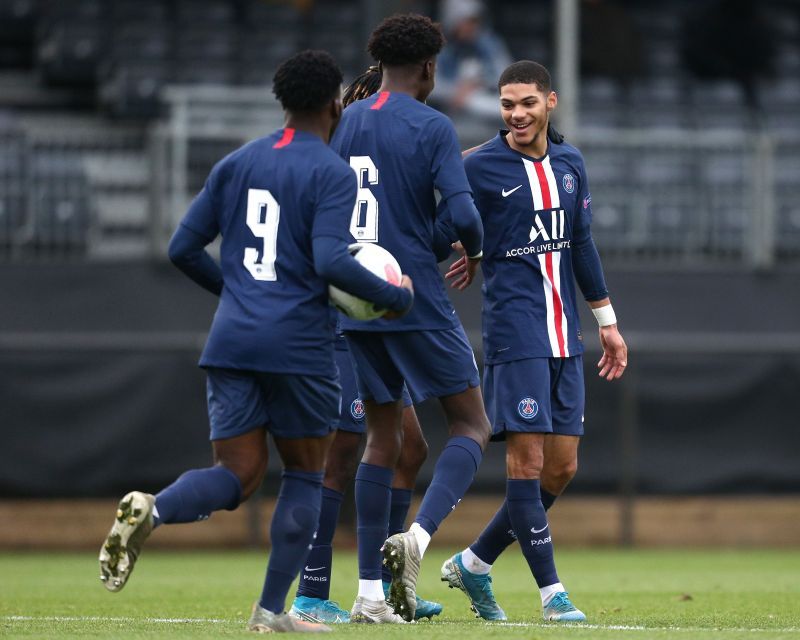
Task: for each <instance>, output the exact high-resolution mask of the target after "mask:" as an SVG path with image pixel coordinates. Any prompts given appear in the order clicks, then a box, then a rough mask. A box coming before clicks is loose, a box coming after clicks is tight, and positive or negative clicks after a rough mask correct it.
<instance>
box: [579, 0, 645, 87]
mask: <svg viewBox="0 0 800 640" xmlns="http://www.w3.org/2000/svg"><path fill="white" fill-rule="evenodd" d="M643 58H644V56H643V55H642V38H641V36H640V34H639V31H638V29H637V28H636V25H635V24H634V23H633V21H632V20H631V18H630V15H629V14H628V11H627V10H626V9H625V8H624V7H621V6H620V5H618V4H617V3H615V2H612V1H610V0H584V1H583V2H582V3H581V72H582V73H583V74H584V75H589V76H592V75H601V76H609V77H612V78H615V79H616V80H619V81H621V82H625V83H626V82H628V81H630V80H631V79H633V78H635V77H637V76H639V75H641V73H642V60H643Z"/></svg>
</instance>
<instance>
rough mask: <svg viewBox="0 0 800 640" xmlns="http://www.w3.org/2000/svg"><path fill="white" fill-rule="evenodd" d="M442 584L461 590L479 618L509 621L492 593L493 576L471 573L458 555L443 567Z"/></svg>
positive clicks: (447, 561)
mask: <svg viewBox="0 0 800 640" xmlns="http://www.w3.org/2000/svg"><path fill="white" fill-rule="evenodd" d="M442 582H446V583H447V585H448V586H449V587H450V588H451V589H461V591H463V592H464V593H465V594H466V596H467V598H469V602H470V606H471V608H472V610H473V611H474V612H475V613H476V615H477V616H478V617H479V618H483V619H484V620H508V618H507V617H506V613H505V611H503V610H502V609H501V608H500V605H498V604H497V601H496V600H495V599H494V593H492V576H490V575H489V574H488V573H487V574H486V575H481V574H477V573H471V572H470V571H469V570H467V568H466V567H465V566H464V563H463V562H462V561H461V554H460V553H457V554H456V555H454V556H453V557H452V558H450V559H449V560H446V561H445V563H444V564H443V565H442Z"/></svg>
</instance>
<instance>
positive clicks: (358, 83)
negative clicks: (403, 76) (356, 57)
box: [342, 64, 383, 107]
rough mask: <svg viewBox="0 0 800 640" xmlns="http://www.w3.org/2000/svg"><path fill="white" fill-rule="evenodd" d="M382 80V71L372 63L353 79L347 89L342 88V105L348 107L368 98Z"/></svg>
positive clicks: (378, 87)
mask: <svg viewBox="0 0 800 640" xmlns="http://www.w3.org/2000/svg"><path fill="white" fill-rule="evenodd" d="M382 80H383V72H382V71H381V68H380V67H379V66H378V65H376V64H374V65H372V66H371V67H370V68H369V69H367V70H366V71H365V72H364V73H362V74H361V75H360V76H358V77H357V78H356V79H355V80H353V81H352V82H351V83H350V85H349V86H348V87H347V89H345V90H344V95H343V96H342V105H343V106H344V107H348V106H349V105H351V104H353V103H354V102H357V101H359V100H363V99H364V98H369V97H370V96H371V95H372V94H374V93H375V92H376V91H377V90H378V89H380V86H381V81H382Z"/></svg>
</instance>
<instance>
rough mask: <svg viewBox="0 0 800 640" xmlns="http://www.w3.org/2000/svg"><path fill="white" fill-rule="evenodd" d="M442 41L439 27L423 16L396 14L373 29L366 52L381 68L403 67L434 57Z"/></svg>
mask: <svg viewBox="0 0 800 640" xmlns="http://www.w3.org/2000/svg"><path fill="white" fill-rule="evenodd" d="M444 42H445V39H444V35H443V34H442V28H441V27H440V26H439V24H437V23H436V22H433V21H432V20H431V19H430V18H428V17H427V16H422V15H419V14H416V13H407V14H397V15H393V16H390V17H388V18H386V19H385V20H384V21H383V22H381V23H380V24H379V25H378V26H377V27H375V30H374V31H373V32H372V35H371V36H370V37H369V42H368V43H367V51H369V52H370V54H372V57H373V58H375V60H377V61H378V62H380V63H381V64H383V65H384V66H403V65H407V64H415V63H417V62H424V61H425V60H428V59H429V58H432V57H433V56H436V55H438V54H439V52H440V51H441V50H442V47H443V46H444Z"/></svg>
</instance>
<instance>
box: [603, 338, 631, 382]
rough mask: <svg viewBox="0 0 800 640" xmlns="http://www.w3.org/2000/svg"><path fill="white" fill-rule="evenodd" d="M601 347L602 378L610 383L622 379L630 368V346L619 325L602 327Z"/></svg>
mask: <svg viewBox="0 0 800 640" xmlns="http://www.w3.org/2000/svg"><path fill="white" fill-rule="evenodd" d="M600 346H601V347H603V357H602V358H600V362H598V363H597V368H598V369H600V377H601V378H605V379H606V380H609V381H611V380H616V379H617V378H621V377H622V374H623V373H625V367H627V366H628V345H626V344H625V340H624V339H623V338H622V334H621V333H620V332H619V329H617V325H615V324H612V325H609V326H607V327H600Z"/></svg>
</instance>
